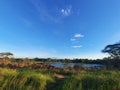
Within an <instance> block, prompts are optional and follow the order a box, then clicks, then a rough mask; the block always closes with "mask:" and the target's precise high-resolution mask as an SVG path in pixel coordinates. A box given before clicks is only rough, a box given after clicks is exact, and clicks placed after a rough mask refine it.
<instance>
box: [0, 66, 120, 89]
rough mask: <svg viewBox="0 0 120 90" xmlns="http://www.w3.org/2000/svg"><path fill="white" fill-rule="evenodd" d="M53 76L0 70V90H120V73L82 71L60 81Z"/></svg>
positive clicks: (42, 73) (41, 73)
mask: <svg viewBox="0 0 120 90" xmlns="http://www.w3.org/2000/svg"><path fill="white" fill-rule="evenodd" d="M55 74H56V72H54V71H49V70H39V69H34V70H33V69H18V70H16V69H8V68H0V90H120V71H94V72H90V71H85V70H83V71H80V72H78V73H73V74H72V73H71V74H68V75H67V76H66V78H62V79H60V78H57V77H55ZM59 74H60V72H59ZM61 74H63V73H61ZM65 75H66V74H65Z"/></svg>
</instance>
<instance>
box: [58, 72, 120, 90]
mask: <svg viewBox="0 0 120 90" xmlns="http://www.w3.org/2000/svg"><path fill="white" fill-rule="evenodd" d="M58 89H59V90H120V72H115V71H112V72H92V73H91V72H81V73H79V74H77V75H71V76H69V77H68V78H67V79H66V80H65V81H64V82H63V84H62V85H60V86H59V88H58Z"/></svg>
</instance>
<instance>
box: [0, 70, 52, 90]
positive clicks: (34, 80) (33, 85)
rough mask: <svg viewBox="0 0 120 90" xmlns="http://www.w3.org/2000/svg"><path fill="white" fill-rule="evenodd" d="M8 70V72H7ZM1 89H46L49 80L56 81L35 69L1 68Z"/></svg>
mask: <svg viewBox="0 0 120 90" xmlns="http://www.w3.org/2000/svg"><path fill="white" fill-rule="evenodd" d="M5 71H6V72H5ZM0 72H2V73H3V74H1V76H2V77H0V80H1V83H0V90H46V85H47V83H49V82H51V83H52V82H54V80H53V78H52V77H51V76H48V75H45V74H42V73H37V72H35V71H32V70H30V71H27V70H26V71H25V70H23V71H16V72H14V70H10V69H8V70H7V69H3V71H2V70H0Z"/></svg>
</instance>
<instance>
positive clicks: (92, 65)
mask: <svg viewBox="0 0 120 90" xmlns="http://www.w3.org/2000/svg"><path fill="white" fill-rule="evenodd" d="M51 65H52V66H55V67H60V68H63V67H70V68H73V67H74V65H77V66H82V67H101V66H103V65H101V64H81V63H68V64H64V63H60V62H58V63H52V64H51Z"/></svg>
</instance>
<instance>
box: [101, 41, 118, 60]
mask: <svg viewBox="0 0 120 90" xmlns="http://www.w3.org/2000/svg"><path fill="white" fill-rule="evenodd" d="M102 52H103V53H108V54H109V55H110V56H111V57H112V58H117V59H120V42H119V43H116V44H112V45H107V46H106V47H105V48H104V49H103V50H102Z"/></svg>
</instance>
